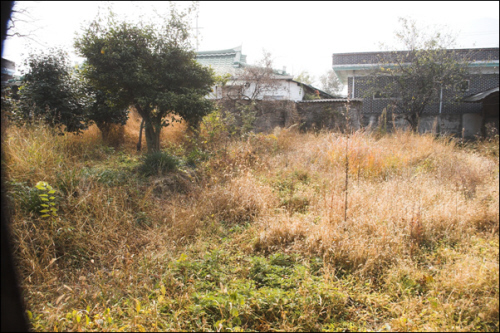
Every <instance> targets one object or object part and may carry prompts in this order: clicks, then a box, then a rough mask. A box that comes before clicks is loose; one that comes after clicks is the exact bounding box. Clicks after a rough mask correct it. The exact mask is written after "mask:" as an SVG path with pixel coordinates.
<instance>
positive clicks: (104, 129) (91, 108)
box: [80, 65, 129, 141]
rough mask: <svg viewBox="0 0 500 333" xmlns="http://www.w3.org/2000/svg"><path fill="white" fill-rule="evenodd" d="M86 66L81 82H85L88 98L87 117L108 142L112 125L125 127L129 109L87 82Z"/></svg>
mask: <svg viewBox="0 0 500 333" xmlns="http://www.w3.org/2000/svg"><path fill="white" fill-rule="evenodd" d="M86 70H87V69H86V65H84V66H83V69H82V70H81V71H80V77H81V80H83V81H84V89H85V92H86V94H87V97H88V101H87V103H86V109H85V116H86V119H87V121H88V122H89V124H91V123H95V124H96V125H97V127H98V128H99V130H100V131H101V134H102V138H103V140H104V141H107V140H108V136H109V134H110V131H111V125H113V124H118V125H125V124H126V122H127V120H128V113H129V111H128V108H127V106H125V105H121V104H120V101H116V100H115V99H114V98H113V96H112V95H109V94H107V93H106V92H105V91H103V90H99V89H98V88H96V87H94V86H92V84H91V82H89V80H85V73H86Z"/></svg>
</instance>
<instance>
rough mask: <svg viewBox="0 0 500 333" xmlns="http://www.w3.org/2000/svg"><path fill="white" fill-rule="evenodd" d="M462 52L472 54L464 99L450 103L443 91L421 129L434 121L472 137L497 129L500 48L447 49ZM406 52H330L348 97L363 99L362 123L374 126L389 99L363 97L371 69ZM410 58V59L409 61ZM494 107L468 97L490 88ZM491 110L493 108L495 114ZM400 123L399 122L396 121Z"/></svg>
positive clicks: (443, 130)
mask: <svg viewBox="0 0 500 333" xmlns="http://www.w3.org/2000/svg"><path fill="white" fill-rule="evenodd" d="M449 51H450V52H454V53H455V54H458V56H461V55H471V54H472V56H473V58H472V59H471V62H470V64H469V79H468V80H467V81H466V82H464V87H463V92H462V94H463V96H462V97H463V100H462V102H461V103H458V104H457V103H451V102H450V101H449V100H447V99H446V94H444V95H443V94H441V96H440V98H441V100H440V102H439V103H435V104H432V105H429V106H428V107H426V109H425V110H424V113H423V115H422V117H421V118H420V126H419V131H420V132H428V131H431V130H433V124H436V122H437V123H438V125H439V126H438V128H439V129H440V132H441V133H453V134H464V136H468V137H471V136H474V135H478V134H481V133H483V134H484V132H485V128H486V127H488V126H490V127H491V126H494V127H496V128H497V130H498V86H499V49H498V48H485V49H455V50H449ZM394 54H398V55H404V54H408V52H407V51H398V52H357V53H335V54H333V59H332V60H333V62H332V68H333V70H334V71H335V73H336V74H337V76H338V77H339V79H340V80H341V82H342V83H343V84H344V85H347V87H348V95H349V97H350V98H356V99H358V98H359V99H362V100H363V106H362V109H361V115H362V121H361V123H362V125H363V126H373V125H376V124H377V122H378V118H379V116H380V115H381V114H382V112H383V110H384V109H386V110H387V109H388V108H387V106H388V105H389V104H390V99H391V98H397V97H387V96H384V95H378V96H377V95H372V96H368V97H367V96H366V92H367V90H368V88H369V78H370V76H371V75H373V74H372V73H373V70H374V69H375V68H377V67H380V65H381V64H380V62H379V59H381V58H386V59H387V58H389V57H390V56H391V55H394ZM410 60H411V59H409V61H410ZM495 88H496V96H497V97H496V101H497V102H496V107H495V106H493V108H492V107H491V106H488V110H486V111H485V110H484V105H485V103H481V102H480V101H477V100H474V99H473V100H468V98H470V97H472V96H474V95H477V94H482V93H485V92H488V91H491V90H493V92H490V93H489V94H487V95H488V96H489V98H488V100H489V101H493V103H494V101H495V98H494V96H495V92H494V89H495ZM492 110H496V113H495V112H494V111H492ZM394 118H395V119H397V121H396V123H395V124H394V125H395V126H398V125H401V126H404V123H405V121H404V120H402V117H398V115H397V114H396V115H395V117H394ZM398 122H399V123H398Z"/></svg>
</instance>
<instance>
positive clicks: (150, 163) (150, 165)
mask: <svg viewBox="0 0 500 333" xmlns="http://www.w3.org/2000/svg"><path fill="white" fill-rule="evenodd" d="M178 165H179V161H178V160H177V158H175V157H174V156H172V155H170V154H169V153H167V152H161V151H159V152H154V153H150V154H147V155H145V156H144V157H143V159H142V164H141V166H140V167H139V172H140V173H142V174H143V175H145V176H152V175H163V174H165V173H167V172H171V171H174V170H176V169H177V166H178Z"/></svg>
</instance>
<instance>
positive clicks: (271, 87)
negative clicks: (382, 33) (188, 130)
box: [196, 46, 335, 102]
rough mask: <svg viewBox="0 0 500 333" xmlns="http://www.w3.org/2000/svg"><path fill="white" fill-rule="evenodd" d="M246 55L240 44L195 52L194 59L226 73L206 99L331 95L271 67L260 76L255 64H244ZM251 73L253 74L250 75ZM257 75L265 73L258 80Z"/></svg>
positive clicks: (285, 98)
mask: <svg viewBox="0 0 500 333" xmlns="http://www.w3.org/2000/svg"><path fill="white" fill-rule="evenodd" d="M246 58H247V57H246V55H244V54H242V53H241V46H239V47H235V48H232V49H225V50H216V51H201V52H197V53H196V60H197V61H198V62H199V63H200V64H202V65H204V66H207V67H208V66H209V67H211V68H212V69H213V70H214V71H215V74H217V75H220V76H224V75H228V76H229V78H228V80H227V83H226V84H224V85H222V84H218V85H215V86H214V87H212V93H211V94H210V95H209V96H207V97H208V98H210V99H223V98H230V99H249V98H251V99H255V100H275V101H281V100H287V101H294V102H297V101H302V100H305V99H331V98H335V97H334V96H332V95H330V94H328V93H326V92H324V91H322V90H320V89H317V88H315V87H313V86H311V85H308V84H304V83H301V82H297V81H295V80H293V76H292V75H290V74H288V73H287V72H286V69H285V68H283V70H273V71H272V73H270V74H269V75H260V74H262V72H261V73H259V70H263V69H262V68H260V69H259V68H258V67H256V66H252V65H249V64H247V63H246ZM252 73H255V75H253V74H252ZM260 76H266V78H265V79H264V81H259V77H260Z"/></svg>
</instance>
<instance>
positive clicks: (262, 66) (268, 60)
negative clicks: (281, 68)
mask: <svg viewBox="0 0 500 333" xmlns="http://www.w3.org/2000/svg"><path fill="white" fill-rule="evenodd" d="M276 76H277V75H276V74H275V72H274V70H273V59H272V55H271V53H269V52H266V51H264V52H263V57H262V59H261V60H260V61H259V62H258V63H257V64H256V65H246V66H245V67H244V68H243V70H242V71H241V72H239V73H237V74H235V75H234V76H233V77H232V80H231V84H230V85H228V86H226V87H227V90H229V93H228V94H227V97H228V98H229V99H233V100H246V101H256V100H258V99H263V98H264V97H265V96H272V95H273V94H274V93H275V92H276V91H278V90H279V88H280V82H279V80H277V79H276Z"/></svg>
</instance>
